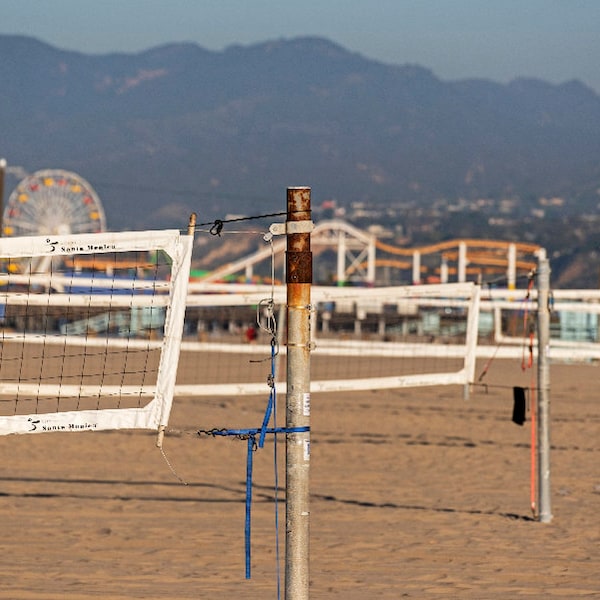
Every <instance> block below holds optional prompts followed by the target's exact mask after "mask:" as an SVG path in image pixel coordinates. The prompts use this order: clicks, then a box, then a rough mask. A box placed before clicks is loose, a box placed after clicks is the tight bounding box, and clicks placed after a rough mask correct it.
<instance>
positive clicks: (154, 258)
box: [0, 230, 192, 434]
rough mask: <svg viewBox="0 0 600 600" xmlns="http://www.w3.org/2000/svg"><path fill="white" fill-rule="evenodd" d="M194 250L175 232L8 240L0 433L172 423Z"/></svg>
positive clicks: (2, 284)
mask: <svg viewBox="0 0 600 600" xmlns="http://www.w3.org/2000/svg"><path fill="white" fill-rule="evenodd" d="M191 251H192V236H189V235H181V234H180V232H179V231H175V230H166V231H142V232H124V233H96V234H89V235H88V234H81V235H69V236H53V237H46V236H43V237H20V238H19V237H17V238H12V239H6V238H4V239H0V261H1V271H0V325H1V329H0V434H10V433H40V432H45V431H82V430H102V429H122V428H131V429H140V428H141V429H159V428H160V427H161V426H163V427H164V426H166V424H167V422H168V418H169V412H170V409H171V404H172V400H173V390H174V386H175V376H176V371H177V363H178V358H179V351H180V343H181V334H182V330H183V324H184V316H185V301H186V294H187V284H188V280H189V271H190V260H191Z"/></svg>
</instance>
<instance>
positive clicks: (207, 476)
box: [0, 360, 600, 600]
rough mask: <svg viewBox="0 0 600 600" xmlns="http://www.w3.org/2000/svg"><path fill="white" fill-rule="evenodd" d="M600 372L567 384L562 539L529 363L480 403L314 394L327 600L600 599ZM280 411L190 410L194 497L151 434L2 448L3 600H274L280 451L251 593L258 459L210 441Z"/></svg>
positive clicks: (321, 564)
mask: <svg viewBox="0 0 600 600" xmlns="http://www.w3.org/2000/svg"><path fill="white" fill-rule="evenodd" d="M481 368H482V365H478V372H480V371H481ZM599 369H600V367H598V366H597V365H581V364H569V365H565V364H562V365H553V366H552V369H551V395H550V397H551V417H552V425H551V443H552V452H551V489H552V497H551V502H552V513H553V519H552V522H551V523H547V524H546V523H539V522H537V521H536V520H534V519H532V513H531V509H530V423H529V422H527V423H525V425H524V426H518V425H515V424H514V423H512V422H511V415H512V400H513V399H512V386H523V387H527V386H529V385H530V383H531V381H532V374H531V372H523V371H522V370H521V368H520V361H500V360H498V361H494V362H493V364H492V365H491V366H490V369H489V371H488V373H487V375H486V376H485V378H484V380H483V382H484V383H486V384H487V387H484V386H477V387H476V388H474V389H473V390H472V391H471V395H470V399H469V400H465V399H464V398H463V390H462V388H458V387H456V386H450V387H443V388H423V389H405V390H394V391H374V392H366V393H365V392H360V393H358V392H355V393H351V394H329V395H320V396H319V395H316V394H315V395H313V398H312V403H311V404H312V415H311V420H312V439H311V549H310V554H311V575H310V579H311V598H344V600H354V599H359V598H360V599H361V600H364V599H371V598H386V599H390V600H391V599H396V598H403V597H407V598H477V599H503V600H504V599H508V598H521V597H523V598H540V599H542V598H557V599H558V598H564V599H567V598H586V597H589V598H592V597H600V468H599V465H600V435H599V426H600V398H599V395H598V389H599V387H600V371H599ZM267 397H268V392H267V391H265V395H264V396H262V397H252V398H203V399H195V400H191V399H177V400H176V402H175V404H174V408H173V412H172V415H171V422H170V427H169V431H168V433H167V436H166V439H165V443H164V450H165V453H166V455H167V457H168V459H169V461H170V463H171V465H172V467H173V468H174V469H175V471H176V472H177V473H178V474H179V476H180V477H181V478H182V479H184V480H185V481H186V482H187V485H183V484H182V483H180V482H179V481H178V480H177V479H176V477H175V476H174V475H173V474H172V472H171V470H170V469H169V466H168V465H167V463H166V461H165V460H164V458H163V456H162V455H161V453H160V451H159V450H158V449H157V448H156V447H155V435H154V434H153V433H150V432H140V431H137V432H130V431H116V432H91V433H67V434H61V433H52V434H44V435H31V436H7V437H2V438H0V446H1V452H2V457H3V464H4V468H3V470H2V475H1V481H0V515H1V519H2V523H3V530H4V534H3V536H2V540H1V541H0V547H1V550H2V573H3V576H2V585H1V586H0V587H1V589H0V598H6V599H12V600H22V599H31V600H50V599H59V598H60V599H63V598H66V599H69V600H89V599H92V598H110V599H115V600H121V599H123V600H125V599H127V600H129V599H133V598H144V599H151V598H157V599H158V598H161V599H164V598H169V599H171V600H175V599H180V598H181V599H183V598H216V597H223V598H239V597H255V598H276V597H277V573H278V566H277V561H276V536H275V525H274V522H275V521H274V519H275V504H274V501H273V499H274V496H275V494H274V467H273V463H274V460H273V440H272V439H271V440H269V441H268V443H267V444H266V446H265V448H263V449H260V450H258V451H257V452H256V453H255V455H254V478H253V482H254V490H253V491H254V501H253V505H252V578H251V579H250V580H246V579H245V577H244V556H245V554H244V510H245V474H246V443H245V442H242V441H238V440H233V439H225V438H211V437H200V436H198V435H197V434H196V433H195V432H196V431H197V430H199V429H210V428H213V427H228V428H234V427H256V426H259V425H260V422H261V420H262V416H263V413H264V409H265V405H266V401H267ZM278 410H279V414H280V419H283V415H284V398H283V396H281V397H280V398H279V408H278ZM278 448H279V450H280V452H279V460H278V464H279V473H280V488H281V489H280V492H279V494H278V496H279V498H280V500H283V496H284V491H283V485H284V456H285V453H284V441H283V438H280V439H279V442H278ZM284 515H285V508H284V505H283V502H281V503H280V505H279V522H280V529H281V531H280V536H279V537H280V539H279V552H280V556H281V561H280V566H279V571H280V581H281V585H282V586H283V573H284V565H283V558H282V557H283V556H284V549H285V543H284V538H283V535H284V534H283V528H282V527H281V523H283V522H284ZM282 589H283V588H282ZM282 597H283V592H282Z"/></svg>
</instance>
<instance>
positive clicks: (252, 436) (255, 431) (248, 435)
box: [198, 426, 310, 579]
mask: <svg viewBox="0 0 600 600" xmlns="http://www.w3.org/2000/svg"><path fill="white" fill-rule="evenodd" d="M307 431H310V427H308V426H307V427H257V428H251V429H212V430H209V431H206V430H201V431H198V434H199V435H202V434H204V435H212V436H229V437H237V438H240V439H245V440H247V442H248V445H247V455H246V518H245V527H244V545H245V553H246V579H250V578H251V572H250V558H251V529H252V468H253V464H254V461H253V457H254V451H255V450H256V448H257V444H256V436H257V435H259V434H260V435H267V434H273V435H277V434H278V433H306V432H307Z"/></svg>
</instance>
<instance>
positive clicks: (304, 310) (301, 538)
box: [285, 187, 312, 600]
mask: <svg viewBox="0 0 600 600" xmlns="http://www.w3.org/2000/svg"><path fill="white" fill-rule="evenodd" d="M311 229H312V221H311V213H310V188H307V187H291V188H288V190H287V220H286V232H287V252H286V283H287V397H286V428H287V429H288V432H287V433H286V511H285V515H286V538H285V539H286V544H285V598H286V600H307V599H308V596H309V593H308V586H309V517H310V512H309V465H310V429H309V428H310V313H311V306H310V291H311V284H312V253H311V251H310V231H311Z"/></svg>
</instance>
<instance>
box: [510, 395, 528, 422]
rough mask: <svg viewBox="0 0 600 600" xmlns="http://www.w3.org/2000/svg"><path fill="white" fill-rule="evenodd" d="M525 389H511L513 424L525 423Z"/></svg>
mask: <svg viewBox="0 0 600 600" xmlns="http://www.w3.org/2000/svg"><path fill="white" fill-rule="evenodd" d="M525 389H526V388H522V387H516V386H515V387H513V414H512V420H513V423H516V424H517V425H523V423H525V411H526V410H527V402H526V399H525Z"/></svg>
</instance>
